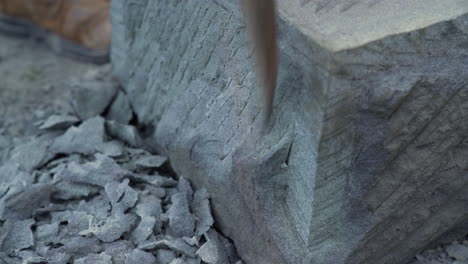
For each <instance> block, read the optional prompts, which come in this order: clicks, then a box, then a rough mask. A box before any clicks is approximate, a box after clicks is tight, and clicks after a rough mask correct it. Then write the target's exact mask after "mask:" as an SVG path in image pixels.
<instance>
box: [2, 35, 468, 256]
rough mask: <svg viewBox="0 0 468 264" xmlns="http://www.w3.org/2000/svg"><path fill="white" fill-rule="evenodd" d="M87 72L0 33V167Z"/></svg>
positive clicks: (459, 245) (64, 108)
mask: <svg viewBox="0 0 468 264" xmlns="http://www.w3.org/2000/svg"><path fill="white" fill-rule="evenodd" d="M92 69H96V66H94V65H90V64H86V63H82V62H77V61H74V60H70V59H67V58H63V57H59V56H56V55H55V54H53V53H51V52H50V51H49V50H48V48H47V47H46V46H44V45H43V44H40V43H37V42H35V41H32V40H24V39H16V38H10V37H6V36H3V35H0V165H1V164H2V162H3V160H4V159H5V157H6V156H8V153H9V150H10V149H11V147H12V146H13V145H15V144H18V143H20V142H22V141H24V139H25V138H26V137H29V136H32V135H34V134H35V133H37V131H38V130H37V128H36V126H35V125H34V123H35V122H36V121H38V120H42V119H43V118H44V117H46V116H49V115H50V114H51V113H59V112H68V111H70V108H69V106H68V103H67V101H66V100H67V99H66V98H67V93H68V91H66V90H65V89H64V88H63V85H61V84H62V83H63V82H64V81H67V80H70V79H74V78H79V77H81V76H83V75H84V74H85V73H86V72H88V71H90V70H92ZM454 243H455V244H453V245H444V246H441V247H439V248H438V249H434V250H427V251H425V252H423V253H422V254H421V255H419V256H418V257H417V259H416V258H415V262H414V263H413V264H442V263H443V264H468V241H464V242H454Z"/></svg>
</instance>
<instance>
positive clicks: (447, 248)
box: [412, 237, 468, 264]
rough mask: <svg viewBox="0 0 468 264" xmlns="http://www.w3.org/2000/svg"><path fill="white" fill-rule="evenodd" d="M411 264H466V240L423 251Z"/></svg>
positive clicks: (467, 253) (467, 263)
mask: <svg viewBox="0 0 468 264" xmlns="http://www.w3.org/2000/svg"><path fill="white" fill-rule="evenodd" d="M467 238H468V237H467ZM412 264H468V240H463V241H458V242H453V243H451V244H448V245H444V246H440V247H438V248H436V249H428V250H425V251H424V252H422V253H421V254H420V255H417V256H416V261H414V262H413V263H412Z"/></svg>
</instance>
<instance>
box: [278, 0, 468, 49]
mask: <svg viewBox="0 0 468 264" xmlns="http://www.w3.org/2000/svg"><path fill="white" fill-rule="evenodd" d="M277 5H278V12H279V13H280V15H281V17H282V18H283V19H285V20H286V22H288V23H291V24H293V25H296V26H297V28H298V29H299V30H300V31H301V32H303V33H304V34H305V35H306V36H309V37H310V38H311V39H312V40H313V41H315V42H317V43H318V44H319V45H321V46H323V47H324V48H326V49H328V50H330V51H334V52H336V51H341V50H346V49H352V48H355V47H358V46H362V45H364V44H366V43H369V42H372V41H375V40H378V39H381V38H384V37H386V36H389V35H394V34H400V33H405V32H410V31H413V30H416V29H419V28H424V27H427V26H429V25H431V24H434V23H437V22H441V21H446V20H451V19H454V18H456V17H458V16H460V15H463V14H465V13H468V0H442V1H441V0H278V1H277Z"/></svg>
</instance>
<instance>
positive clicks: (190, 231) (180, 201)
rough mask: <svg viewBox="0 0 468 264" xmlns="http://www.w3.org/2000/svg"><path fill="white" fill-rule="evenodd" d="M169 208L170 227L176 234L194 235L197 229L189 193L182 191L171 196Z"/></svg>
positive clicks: (181, 235)
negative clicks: (189, 202) (190, 205)
mask: <svg viewBox="0 0 468 264" xmlns="http://www.w3.org/2000/svg"><path fill="white" fill-rule="evenodd" d="M171 202H172V205H171V207H170V208H169V210H168V216H169V227H170V229H171V230H172V232H173V233H174V234H175V235H176V236H180V237H192V236H193V235H194V230H195V217H194V216H193V215H192V214H191V213H190V208H189V204H188V200H187V194H186V193H183V192H180V193H177V194H174V195H173V196H172V197H171Z"/></svg>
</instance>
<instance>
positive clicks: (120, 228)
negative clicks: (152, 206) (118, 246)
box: [91, 214, 137, 242]
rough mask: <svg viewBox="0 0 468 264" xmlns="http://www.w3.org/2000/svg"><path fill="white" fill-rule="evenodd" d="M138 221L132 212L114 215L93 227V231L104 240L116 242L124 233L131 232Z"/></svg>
mask: <svg viewBox="0 0 468 264" xmlns="http://www.w3.org/2000/svg"><path fill="white" fill-rule="evenodd" d="M136 221H137V218H136V216H134V215H131V214H125V215H124V214H121V215H113V216H112V217H110V218H108V219H106V220H104V221H103V223H100V224H98V225H97V226H94V227H92V229H91V232H92V233H93V234H94V235H95V236H96V237H97V238H98V239H99V240H101V241H103V242H114V241H116V240H117V239H119V238H120V237H121V236H122V235H123V234H125V233H127V232H129V231H130V230H131V229H132V228H133V226H134V225H135V223H136Z"/></svg>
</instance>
